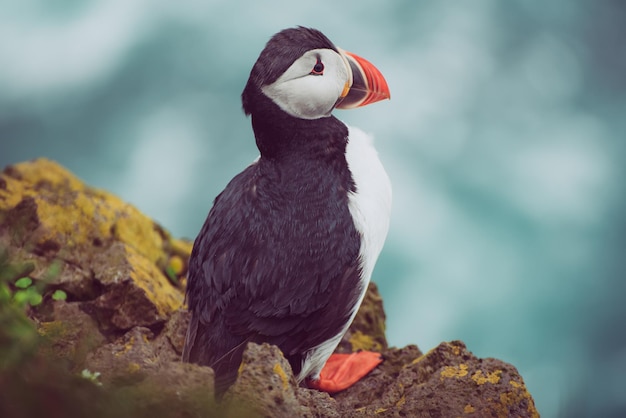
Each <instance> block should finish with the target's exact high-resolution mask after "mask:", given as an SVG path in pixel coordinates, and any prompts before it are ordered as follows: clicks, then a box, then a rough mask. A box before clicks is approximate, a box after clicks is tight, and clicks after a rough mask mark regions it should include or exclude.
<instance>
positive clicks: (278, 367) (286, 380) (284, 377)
mask: <svg viewBox="0 0 626 418" xmlns="http://www.w3.org/2000/svg"><path fill="white" fill-rule="evenodd" d="M273 370H274V373H275V374H277V375H278V377H280V380H281V382H282V384H283V390H287V389H288V388H289V378H288V377H287V373H285V371H284V370H283V367H282V366H281V365H280V364H279V363H276V364H274V369H273Z"/></svg>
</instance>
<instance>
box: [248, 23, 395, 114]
mask: <svg viewBox="0 0 626 418" xmlns="http://www.w3.org/2000/svg"><path fill="white" fill-rule="evenodd" d="M241 97H242V102H243V109H244V112H245V113H246V114H247V115H252V116H253V122H254V115H255V114H260V113H262V114H264V116H263V117H265V118H266V117H267V111H268V107H272V108H273V107H274V106H272V103H273V105H275V106H277V107H278V108H279V109H280V110H281V111H282V112H281V113H285V114H287V115H289V116H291V117H295V118H298V119H307V120H312V119H319V118H323V117H326V116H329V115H330V113H331V112H332V110H333V109H334V108H335V107H338V108H344V109H347V108H353V107H358V106H364V105H366V104H369V103H373V102H375V101H378V100H382V99H386V98H389V88H388V87H387V83H386V81H385V79H384V77H383V76H382V74H381V73H380V71H378V70H377V69H376V68H375V67H374V66H373V65H372V64H371V63H369V62H368V61H366V60H365V59H363V58H360V57H358V56H356V55H354V54H351V53H348V52H346V51H343V50H341V49H339V48H337V47H336V46H335V45H334V44H333V43H332V42H331V41H330V40H329V39H328V38H327V37H326V36H324V34H322V33H321V32H320V31H318V30H315V29H310V28H304V27H297V28H291V29H285V30H283V31H281V32H279V33H277V34H276V35H274V36H273V37H272V38H271V39H270V40H269V42H268V43H267V45H266V46H265V48H264V49H263V51H262V52H261V55H259V58H258V59H257V61H256V63H255V64H254V67H253V68H252V71H251V72H250V78H249V79H248V83H247V84H246V87H245V89H244V91H243V93H242V95H241ZM270 113H272V114H275V112H272V111H270ZM287 115H285V116H287Z"/></svg>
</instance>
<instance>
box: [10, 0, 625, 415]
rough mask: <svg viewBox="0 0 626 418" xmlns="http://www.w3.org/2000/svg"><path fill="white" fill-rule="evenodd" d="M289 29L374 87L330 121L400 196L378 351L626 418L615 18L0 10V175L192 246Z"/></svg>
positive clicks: (563, 5)
mask: <svg viewBox="0 0 626 418" xmlns="http://www.w3.org/2000/svg"><path fill="white" fill-rule="evenodd" d="M295 25H306V26H313V27H316V28H318V29H320V30H322V31H323V32H324V33H325V34H326V35H327V36H329V37H330V38H331V40H333V41H334V42H335V43H336V44H337V45H339V46H341V47H343V48H345V49H347V50H349V51H352V52H355V53H357V54H359V55H362V56H364V57H366V58H367V59H369V60H370V61H372V62H373V63H374V64H375V65H376V66H377V67H378V68H379V69H380V70H381V71H382V72H383V73H384V74H385V76H386V78H387V81H388V82H389V86H390V89H391V94H392V99H391V101H388V102H381V103H377V104H374V105H371V106H368V107H366V108H362V109H357V110H350V111H337V112H336V115H337V116H338V117H340V118H341V119H343V120H345V121H346V122H347V123H349V124H352V125H355V126H358V127H360V128H362V129H364V130H365V131H367V132H371V133H372V134H373V135H374V136H375V138H376V144H377V148H378V150H379V153H380V156H381V159H382V160H383V163H384V164H385V166H386V168H387V170H388V172H389V174H390V177H391V179H392V182H393V186H394V208H393V219H392V223H391V229H390V232H389V236H388V240H387V244H386V247H385V249H384V250H383V254H382V255H381V258H380V260H379V264H378V266H377V268H376V271H375V273H374V280H375V281H376V282H377V283H378V284H379V286H380V289H381V292H382V294H383V297H384V301H385V307H386V311H387V316H388V318H387V324H388V338H389V341H390V343H391V344H393V345H396V346H403V345H406V344H409V343H415V344H418V345H419V346H420V348H421V349H422V350H424V351H426V350H428V349H431V348H433V347H435V346H436V345H437V344H438V343H439V342H441V341H444V340H453V339H461V340H463V341H464V342H465V343H466V344H467V345H468V347H469V349H470V350H472V351H473V352H474V353H475V354H476V355H478V356H481V357H497V358H500V359H503V360H506V361H508V362H510V363H512V364H514V365H515V366H516V367H517V368H518V369H519V371H520V372H521V374H522V375H523V377H524V379H525V381H526V383H527V386H528V388H529V390H530V391H531V393H532V394H533V396H534V398H535V400H536V403H537V407H538V409H539V411H540V412H541V414H542V416H544V417H613V416H614V417H618V416H626V384H625V383H624V376H626V330H625V327H626V325H625V323H626V303H624V299H625V298H626V280H625V279H626V278H625V277H624V275H625V274H624V272H625V271H626V269H625V267H626V254H625V249H626V211H625V209H626V208H625V203H626V199H625V197H626V196H625V195H624V184H623V179H624V174H625V166H626V164H625V162H626V159H625V157H626V144H625V141H624V140H625V138H624V137H625V133H626V100H625V93H626V46H625V45H626V3H625V2H622V1H619V0H614V1H587V2H584V1H529V0H516V1H508V2H498V1H495V0H479V1H472V2H451V1H437V2H434V1H433V2H426V1H416V0H403V1H402V0H396V1H374V0H368V1H366V0H360V1H343V2H340V1H333V2H328V1H317V2H302V3H296V2H287V1H282V2H281V1H272V2H270V1H267V2H260V1H259V2H252V1H242V2H234V1H211V0H204V1H200V0H181V1H176V2H174V1H171V2H166V1H155V0H137V1H128V0H108V1H96V0H92V1H88V0H85V1H80V0H60V1H54V2H52V1H36V0H20V1H13V2H8V1H4V2H0V166H4V165H7V164H11V163H15V162H19V161H23V160H27V159H31V158H35V157H40V156H46V157H49V158H52V159H54V160H56V161H58V162H60V163H61V164H63V165H65V166H66V167H68V168H69V169H71V170H72V171H73V172H75V173H76V174H77V175H78V176H79V177H81V178H82V179H84V180H85V181H86V182H88V183H90V184H92V185H94V186H97V187H100V188H103V189H107V190H110V191H112V192H114V193H116V194H118V195H119V196H121V197H122V198H124V199H126V200H128V201H130V202H132V203H133V204H135V205H136V206H137V207H139V208H140V209H141V210H142V211H143V212H145V213H146V214H148V215H150V216H152V217H154V218H155V219H156V220H158V221H159V222H160V223H162V224H163V225H164V226H165V227H166V228H167V229H169V230H171V231H172V232H173V233H174V234H175V235H178V236H186V237H190V238H193V237H195V234H196V233H197V231H198V230H199V228H200V226H201V224H202V222H203V221H204V218H205V216H206V213H207V212H208V210H209V208H210V206H211V202H212V200H213V198H214V197H215V195H216V194H217V193H219V192H220V191H221V190H222V188H223V187H224V186H225V185H226V183H227V182H228V180H229V179H230V178H232V177H233V176H234V175H235V174H236V173H238V172H239V171H240V170H241V169H243V168H244V167H245V166H246V165H247V164H248V163H249V162H250V161H252V160H253V159H254V158H255V157H256V155H257V150H256V148H255V146H254V141H253V136H252V131H251V128H250V122H249V120H248V119H246V118H245V117H244V115H243V113H242V111H241V104H240V99H239V95H240V93H241V90H242V89H243V87H244V85H245V82H246V80H247V75H248V73H249V71H250V68H251V67H252V64H253V63H254V61H255V60H256V58H257V56H258V54H259V52H260V51H261V49H262V48H263V45H264V44H265V42H266V41H267V40H268V39H269V37H270V36H271V35H272V34H273V33H275V32H277V31H279V30H280V29H283V28H285V27H290V26H295Z"/></svg>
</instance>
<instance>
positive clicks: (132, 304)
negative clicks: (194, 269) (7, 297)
mask: <svg viewBox="0 0 626 418" xmlns="http://www.w3.org/2000/svg"><path fill="white" fill-rule="evenodd" d="M0 249H5V251H7V252H8V257H9V258H10V259H12V260H19V262H20V263H22V265H26V267H24V268H22V269H21V270H20V269H18V270H20V271H16V272H15V275H16V276H18V277H19V276H21V275H26V274H28V275H29V277H31V278H32V279H34V280H35V281H40V282H45V284H46V285H48V289H49V290H50V291H52V290H56V289H62V290H64V291H65V292H66V293H67V294H68V297H69V299H70V300H74V301H81V302H83V303H82V304H81V309H83V310H84V311H86V312H88V313H89V314H90V315H91V316H93V317H94V318H95V319H96V320H97V322H98V324H99V328H100V331H101V332H102V333H104V334H110V333H116V332H120V331H125V330H128V329H130V328H132V327H134V326H138V325H141V326H148V327H152V326H157V325H159V324H163V323H164V322H165V321H166V320H167V319H168V318H169V316H170V315H171V314H172V313H173V312H175V311H176V310H178V309H179V308H180V307H181V306H182V303H183V291H182V288H181V287H178V286H177V283H178V282H179V281H180V279H182V278H183V275H184V274H185V272H186V261H185V262H184V265H181V264H180V263H181V260H187V257H188V254H189V252H190V251H191V244H190V243H186V242H184V241H181V240H176V239H173V238H172V237H171V236H170V234H169V233H168V232H167V231H165V230H164V229H163V228H162V227H161V226H159V225H158V224H156V223H154V222H153V221H152V220H151V219H149V218H148V217H146V216H145V215H143V214H142V213H141V212H139V211H138V210H137V209H136V208H135V207H133V206H132V205H129V204H127V203H124V202H123V201H121V200H120V199H119V198H117V197H116V196H113V195H111V194H109V193H106V192H104V191H100V190H97V189H94V188H91V187H89V186H86V185H84V184H83V183H82V182H81V181H80V180H79V179H78V178H76V177H75V176H74V175H73V174H71V173H70V172H68V171H67V170H65V169H64V168H62V167H61V166H59V165H58V164H56V163H54V162H52V161H49V160H46V159H39V160H34V161H30V162H25V163H21V164H16V165H14V166H9V167H7V168H6V169H5V170H4V172H3V173H2V175H0ZM172 262H173V263H172ZM171 264H174V265H175V266H174V267H172V265H171ZM168 277H169V278H168ZM15 278H17V277H15ZM173 282H174V283H173Z"/></svg>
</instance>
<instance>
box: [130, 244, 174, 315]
mask: <svg viewBox="0 0 626 418" xmlns="http://www.w3.org/2000/svg"><path fill="white" fill-rule="evenodd" d="M126 257H127V259H128V262H129V263H130V265H131V266H132V269H133V272H132V273H131V280H132V281H133V283H134V284H135V286H137V287H139V288H141V289H142V290H143V291H144V292H145V293H146V295H147V297H148V299H149V300H150V301H152V303H153V304H154V307H155V308H156V309H157V314H158V315H159V316H163V317H165V316H166V315H167V314H170V313H171V312H174V311H175V310H177V309H178V308H180V307H181V306H182V304H183V295H182V293H181V292H180V291H179V290H177V289H176V288H175V287H173V286H172V285H171V284H170V282H169V280H167V278H166V277H165V275H163V273H162V272H161V271H160V270H159V269H158V268H157V267H156V265H154V264H153V263H151V262H150V260H148V259H146V258H145V257H142V256H141V255H140V254H138V253H137V251H136V250H135V249H134V248H126Z"/></svg>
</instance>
